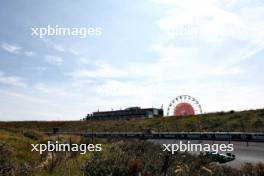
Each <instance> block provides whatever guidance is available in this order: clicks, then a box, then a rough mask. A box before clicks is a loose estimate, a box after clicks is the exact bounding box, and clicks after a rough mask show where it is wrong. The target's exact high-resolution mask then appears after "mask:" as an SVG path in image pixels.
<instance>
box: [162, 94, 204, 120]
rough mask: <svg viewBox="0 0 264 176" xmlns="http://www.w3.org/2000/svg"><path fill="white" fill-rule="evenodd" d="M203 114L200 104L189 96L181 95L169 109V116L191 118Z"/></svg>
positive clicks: (171, 103) (172, 102)
mask: <svg viewBox="0 0 264 176" xmlns="http://www.w3.org/2000/svg"><path fill="white" fill-rule="evenodd" d="M201 113H202V107H201V105H200V103H199V102H198V100H196V99H195V98H193V97H191V96H189V95H180V96H178V97H176V98H174V99H173V100H172V101H171V102H170V104H169V106H168V109H167V116H189V115H196V114H201Z"/></svg>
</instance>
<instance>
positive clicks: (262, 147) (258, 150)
mask: <svg viewBox="0 0 264 176" xmlns="http://www.w3.org/2000/svg"><path fill="white" fill-rule="evenodd" d="M150 141H152V142H154V143H157V144H179V140H167V139H161V140H150ZM182 142H185V143H186V140H182ZM191 143H192V144H199V143H206V144H229V142H228V141H197V140H195V141H194V140H193V141H191ZM230 143H232V144H233V145H234V151H233V152H231V153H232V154H235V155H236V159H235V160H234V161H230V162H228V163H225V164H224V165H228V166H232V167H236V168H239V167H240V166H241V165H242V164H245V163H252V164H257V163H259V162H262V163H264V143H256V142H249V143H247V142H237V141H235V142H234V141H233V142H232V141H231V142H230ZM191 153H196V154H198V153H199V152H191ZM220 153H221V152H220ZM222 153H225V152H222Z"/></svg>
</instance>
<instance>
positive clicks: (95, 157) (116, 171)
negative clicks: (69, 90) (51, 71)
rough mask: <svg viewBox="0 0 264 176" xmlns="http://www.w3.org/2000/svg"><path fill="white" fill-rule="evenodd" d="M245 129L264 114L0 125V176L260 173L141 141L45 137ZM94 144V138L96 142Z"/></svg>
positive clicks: (261, 168) (263, 124)
mask: <svg viewBox="0 0 264 176" xmlns="http://www.w3.org/2000/svg"><path fill="white" fill-rule="evenodd" d="M53 128H59V129H60V131H92V130H93V131H144V130H147V129H152V130H155V131H248V132H259V131H263V128H264V110H255V111H253V110H252V111H243V112H233V111H232V112H227V113H223V112H220V113H212V114H203V115H199V116H193V117H181V118H176V117H171V118H153V119H141V120H133V119H131V120H125V121H110V120H109V121H66V122H0V175H10V176H16V175H21V176H48V175H51V176H60V175H65V176H83V175H84V176H107V175H113V176H136V175H142V176H148V175H151V176H162V175H168V176H174V175H175V176H177V175H181V176H187V175H194V176H196V175H216V176H217V175H219V176H220V175H230V176H233V175H235V176H237V175H263V174H264V165H263V164H257V165H252V164H249V163H247V164H245V165H243V166H242V167H241V168H240V169H234V168H231V167H227V166H223V165H219V164H216V163H214V162H212V160H211V159H210V158H206V157H205V155H199V156H195V155H191V154H188V153H176V154H175V155H171V154H169V153H166V152H163V151H162V149H161V146H160V145H155V144H153V143H150V142H146V141H141V140H129V141H125V140H100V141H93V140H92V139H89V138H84V137H80V136H72V135H59V136H47V135H45V134H43V133H41V132H43V131H52V130H53ZM48 140H49V141H60V142H66V143H69V142H74V143H79V144H84V143H86V144H89V143H92V142H94V143H102V144H103V151H102V152H87V153H86V154H85V155H80V154H79V153H77V152H45V153H44V154H43V155H40V154H39V153H38V152H32V151H31V148H32V147H31V144H36V143H46V142H47V141H48ZM95 140H97V139H95Z"/></svg>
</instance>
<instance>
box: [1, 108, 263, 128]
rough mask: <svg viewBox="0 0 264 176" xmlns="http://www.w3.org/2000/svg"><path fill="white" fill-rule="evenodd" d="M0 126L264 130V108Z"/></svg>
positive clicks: (34, 122)
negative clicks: (129, 118) (194, 114)
mask: <svg viewBox="0 0 264 176" xmlns="http://www.w3.org/2000/svg"><path fill="white" fill-rule="evenodd" d="M0 128H2V129H32V130H36V131H52V130H53V128H59V129H60V131H92V130H94V131H144V130H146V129H152V130H155V131H233V132H238V131H246V132H262V131H264V109H261V110H250V111H242V112H234V111H230V112H219V113H211V114H203V115H198V116H189V117H180V118H176V117H170V118H162V117H160V118H151V119H138V120H133V119H131V120H119V121H113V120H107V121H32V122H0Z"/></svg>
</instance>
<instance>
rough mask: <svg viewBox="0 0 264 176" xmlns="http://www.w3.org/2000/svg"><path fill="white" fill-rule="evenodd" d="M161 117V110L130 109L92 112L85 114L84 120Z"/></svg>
mask: <svg viewBox="0 0 264 176" xmlns="http://www.w3.org/2000/svg"><path fill="white" fill-rule="evenodd" d="M162 116H163V109H157V108H145V109H141V108H140V107H130V108H126V109H124V110H115V111H114V110H113V111H101V112H100V111H98V112H93V113H92V114H87V116H86V120H128V119H140V118H152V117H162Z"/></svg>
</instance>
